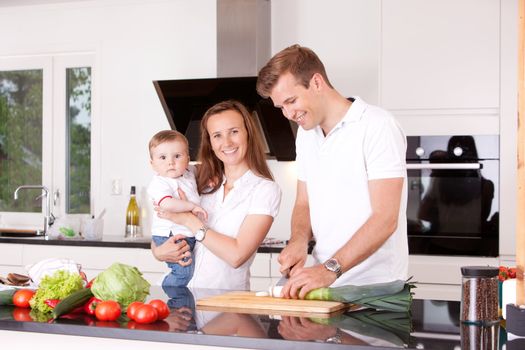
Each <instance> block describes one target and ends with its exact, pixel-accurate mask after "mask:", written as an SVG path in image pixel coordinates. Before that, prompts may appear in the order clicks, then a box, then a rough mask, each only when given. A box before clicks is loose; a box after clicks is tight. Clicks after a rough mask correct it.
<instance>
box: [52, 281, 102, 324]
mask: <svg viewBox="0 0 525 350" xmlns="http://www.w3.org/2000/svg"><path fill="white" fill-rule="evenodd" d="M92 296H93V293H92V292H91V289H90V288H82V289H80V290H77V291H76V292H73V293H71V294H69V295H68V296H67V297H65V298H64V299H62V300H60V302H59V303H58V304H57V306H55V308H54V309H53V311H52V314H53V318H59V317H60V316H62V315H65V314H67V313H70V312H71V311H73V310H74V309H75V308H77V307H79V306H82V305H84V304H85V303H86V302H87V301H88V300H89V298H91V297H92Z"/></svg>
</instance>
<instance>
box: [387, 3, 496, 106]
mask: <svg viewBox="0 0 525 350" xmlns="http://www.w3.org/2000/svg"><path fill="white" fill-rule="evenodd" d="M381 33H382V34H381V35H382V40H381V43H382V44H381V47H382V49H381V78H380V82H381V87H380V91H381V105H382V106H383V107H385V108H387V109H389V110H392V111H395V110H422V111H420V113H424V111H425V110H426V111H430V113H445V114H448V113H447V112H443V110H444V111H448V112H450V110H456V111H458V113H461V111H464V110H472V112H473V113H480V114H485V113H487V112H490V111H491V110H492V109H497V108H499V105H500V90H499V89H500V1H499V0H482V1H480V0H463V1H455V0H428V1H418V0H389V1H383V2H382V30H381ZM436 110H441V112H438V111H436Z"/></svg>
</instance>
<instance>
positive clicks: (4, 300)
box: [0, 288, 16, 305]
mask: <svg viewBox="0 0 525 350" xmlns="http://www.w3.org/2000/svg"><path fill="white" fill-rule="evenodd" d="M15 292H16V290H15V289H14V288H13V289H5V290H0V305H13V294H15Z"/></svg>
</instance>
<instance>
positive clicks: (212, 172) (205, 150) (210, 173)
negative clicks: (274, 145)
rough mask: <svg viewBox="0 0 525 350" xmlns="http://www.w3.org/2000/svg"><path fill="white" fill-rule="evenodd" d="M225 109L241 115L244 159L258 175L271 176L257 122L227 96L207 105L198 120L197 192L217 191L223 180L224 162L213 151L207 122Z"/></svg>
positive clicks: (270, 178)
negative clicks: (199, 123)
mask: <svg viewBox="0 0 525 350" xmlns="http://www.w3.org/2000/svg"><path fill="white" fill-rule="evenodd" d="M225 111H236V112H238V113H239V114H240V115H241V116H242V119H243V122H244V127H245V128H246V132H247V137H248V149H247V151H246V162H247V163H248V167H249V168H250V170H251V171H253V172H254V173H255V174H257V175H259V176H262V177H265V178H267V179H269V180H273V176H272V173H271V171H270V168H268V164H267V163H266V156H265V154H264V148H263V141H262V135H261V133H260V131H259V129H258V128H257V126H256V121H255V120H254V117H253V116H252V115H251V114H250V112H248V110H247V109H246V107H245V106H244V105H243V104H242V103H240V102H239V101H235V100H226V101H222V102H219V103H217V104H215V105H213V106H212V107H210V108H209V109H208V110H207V111H206V113H204V116H203V117H202V120H201V125H200V147H199V153H198V157H197V160H198V161H199V162H200V163H201V164H200V166H199V168H198V169H199V170H198V172H197V188H198V190H199V193H213V192H215V191H217V190H218V189H219V187H221V184H222V178H223V176H224V164H223V163H222V161H221V160H220V159H219V158H217V156H216V155H215V153H214V152H213V149H212V147H211V141H210V134H209V133H208V130H207V124H208V120H209V119H210V117H212V116H214V115H216V114H219V113H222V112H225Z"/></svg>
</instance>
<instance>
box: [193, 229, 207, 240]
mask: <svg viewBox="0 0 525 350" xmlns="http://www.w3.org/2000/svg"><path fill="white" fill-rule="evenodd" d="M206 232H208V227H207V226H202V227H201V228H200V229H198V230H197V232H195V240H196V241H199V242H202V240H203V239H204V237H206Z"/></svg>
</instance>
